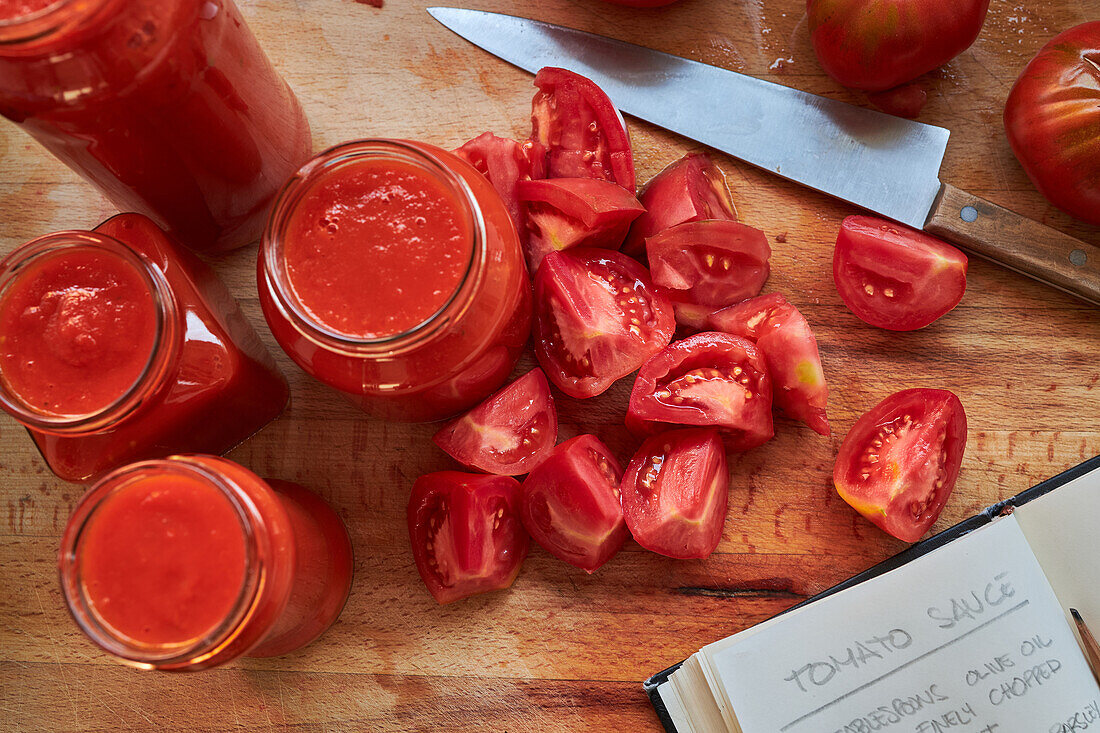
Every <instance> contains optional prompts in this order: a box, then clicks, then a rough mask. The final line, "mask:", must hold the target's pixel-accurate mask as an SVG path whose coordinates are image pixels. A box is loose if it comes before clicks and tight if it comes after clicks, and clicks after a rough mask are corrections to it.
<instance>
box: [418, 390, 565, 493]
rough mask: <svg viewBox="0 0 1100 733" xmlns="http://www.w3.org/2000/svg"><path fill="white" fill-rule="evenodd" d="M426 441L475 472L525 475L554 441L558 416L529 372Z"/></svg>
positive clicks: (556, 434)
mask: <svg viewBox="0 0 1100 733" xmlns="http://www.w3.org/2000/svg"><path fill="white" fill-rule="evenodd" d="M432 440H434V441H435V444H436V445H438V446H439V447H440V448H442V449H443V451H444V452H446V453H447V455H449V456H451V457H452V458H454V459H455V460H456V461H458V462H459V463H462V464H465V465H466V466H469V467H470V468H474V469H477V470H478V471H485V472H486V473H495V474H500V475H502V476H518V475H520V474H524V473H527V472H528V471H530V470H531V469H532V468H533V467H534V466H535V465H536V464H537V463H539V461H541V460H542V459H543V458H545V457H546V455H547V454H548V453H549V452H550V450H551V449H552V448H553V447H554V443H556V442H557V440H558V411H557V410H556V409H554V398H553V397H551V396H550V385H549V384H547V383H546V376H545V375H544V374H543V373H542V370H541V369H532V370H531V371H529V372H527V373H526V374H524V375H523V376H522V377H520V378H519V379H517V380H516V381H514V382H512V383H511V384H509V385H508V386H506V387H504V388H503V389H501V390H500V391H499V392H497V393H496V394H494V395H492V396H491V397H489V398H488V399H486V400H485V401H484V402H482V403H481V404H480V405H478V406H477V407H475V408H474V409H472V410H470V411H469V412H467V413H466V414H465V415H463V416H462V417H458V418H455V419H454V420H452V421H450V422H449V423H447V424H446V425H444V426H443V428H442V429H441V430H440V431H439V432H438V433H436V434H435V436H434V437H433V438H432Z"/></svg>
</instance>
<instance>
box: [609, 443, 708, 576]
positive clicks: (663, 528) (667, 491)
mask: <svg viewBox="0 0 1100 733" xmlns="http://www.w3.org/2000/svg"><path fill="white" fill-rule="evenodd" d="M622 495H623V516H624V517H625V518H626V526H627V527H628V528H629V529H630V533H631V534H632V535H634V539H635V540H637V541H638V544H639V545H641V546H642V547H644V548H646V549H647V550H651V551H653V552H657V553H660V554H661V555H667V556H668V557H677V558H684V559H687V558H703V557H706V556H707V555H709V554H710V553H712V552H714V548H715V547H717V546H718V541H719V540H721V539H722V525H723V524H724V523H725V521H726V503H727V500H728V498H729V470H728V469H727V467H726V451H725V449H724V448H723V447H722V439H721V438H720V437H719V436H718V431H717V430H713V429H710V428H690V429H687V430H670V431H668V432H664V433H660V434H658V435H654V436H652V437H650V438H649V439H647V440H646V441H645V443H643V444H642V447H641V448H639V449H638V452H637V453H635V454H634V458H633V460H631V461H630V465H629V466H627V469H626V473H624V474H623V481H622Z"/></svg>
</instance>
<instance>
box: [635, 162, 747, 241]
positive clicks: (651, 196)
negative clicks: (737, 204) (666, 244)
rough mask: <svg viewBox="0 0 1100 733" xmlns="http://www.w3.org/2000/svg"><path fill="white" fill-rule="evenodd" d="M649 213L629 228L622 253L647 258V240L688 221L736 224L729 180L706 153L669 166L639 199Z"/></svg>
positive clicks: (655, 177) (651, 181) (656, 177)
mask: <svg viewBox="0 0 1100 733" xmlns="http://www.w3.org/2000/svg"><path fill="white" fill-rule="evenodd" d="M638 200H639V201H641V202H642V205H643V206H645V209H646V213H644V214H642V215H641V216H639V217H638V219H637V220H636V221H635V222H634V224H633V225H632V226H631V227H630V233H629V234H627V237H626V242H625V243H624V244H623V251H624V252H626V253H627V254H628V255H630V256H631V257H636V258H638V259H641V258H644V257H645V256H646V246H645V243H646V240H647V239H649V238H650V237H652V236H653V235H654V234H658V233H659V232H662V231H664V230H665V229H668V228H669V227H672V226H676V225H677V224H683V223H684V222H688V221H701V220H703V219H722V220H726V221H737V210H736V209H735V208H734V206H733V200H732V198H731V197H730V190H729V186H728V185H726V176H725V174H723V173H722V169H721V168H719V167H718V166H716V165H715V164H714V162H713V161H711V159H710V156H708V155H707V154H706V153H689V154H688V155H685V156H684V157H683V158H680V159H679V160H677V161H675V162H673V163H671V164H670V165H668V166H666V167H665V169H664V170H662V171H661V172H660V173H658V174H657V175H655V176H653V178H651V179H650V180H649V183H647V184H646V187H645V190H643V191H642V193H641V194H640V195H639V196H638Z"/></svg>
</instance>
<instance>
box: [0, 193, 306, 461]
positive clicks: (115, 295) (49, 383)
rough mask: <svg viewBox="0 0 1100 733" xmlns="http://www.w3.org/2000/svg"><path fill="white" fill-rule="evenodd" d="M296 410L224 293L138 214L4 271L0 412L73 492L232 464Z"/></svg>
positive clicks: (15, 258)
mask: <svg viewBox="0 0 1100 733" xmlns="http://www.w3.org/2000/svg"><path fill="white" fill-rule="evenodd" d="M288 399H289V389H288V387H287V384H286V380H285V379H284V378H283V376H282V374H280V373H279V371H278V369H277V368H276V366H275V362H274V360H273V359H272V358H271V355H270V354H269V353H268V352H267V350H266V349H265V348H264V347H263V345H262V344H261V343H260V340H259V337H258V336H257V335H256V333H255V331H254V330H253V329H252V327H251V326H250V325H249V324H248V322H247V321H246V320H245V318H244V316H243V315H242V314H241V312H240V309H239V308H238V307H237V303H236V301H235V300H233V298H232V297H231V296H230V295H229V292H228V291H227V290H226V288H225V286H224V285H223V284H222V283H221V281H220V280H218V279H217V277H216V276H215V275H214V273H213V272H212V271H211V270H210V269H209V268H208V267H207V266H206V265H204V264H203V263H201V262H200V261H199V260H198V259H197V258H195V257H194V255H192V254H191V253H189V252H187V251H186V250H184V249H182V248H181V247H179V246H178V245H175V244H174V243H173V242H172V241H171V240H170V239H169V238H168V237H166V236H165V234H164V233H163V232H162V231H161V230H160V229H158V228H157V226H156V225H155V224H154V223H153V222H151V221H150V220H149V219H146V218H145V217H143V216H141V215H138V214H121V215H119V216H116V217H114V218H112V219H109V220H108V221H106V222H104V223H103V224H101V225H100V226H98V227H96V229H95V230H93V231H66V232H56V233H53V234H49V235H46V236H44V237H40V238H38V239H36V240H33V241H31V242H28V243H27V244H25V245H23V246H22V247H19V248H18V249H16V250H15V251H14V252H12V253H11V254H10V255H8V256H7V257H6V258H5V259H4V260H2V261H0V407H2V408H3V409H4V410H5V411H6V412H8V413H9V414H10V415H12V416H13V417H14V418H15V419H16V420H18V421H19V422H21V423H22V424H23V425H24V426H25V427H26V428H27V430H28V432H29V433H30V435H31V437H32V438H33V440H34V442H35V444H36V445H37V446H38V449H39V450H40V451H41V453H42V456H43V457H44V458H45V460H46V463H47V464H48V465H49V467H50V469H51V470H53V472H54V473H55V474H57V475H58V476H59V477H61V478H63V479H65V480H68V481H90V480H94V479H95V478H97V477H98V476H101V475H102V474H104V473H106V472H107V471H110V470H111V469H113V468H116V467H118V466H120V465H123V464H126V463H131V462H133V461H136V460H142V459H147V458H162V457H164V456H168V455H171V454H173V453H179V452H191V451H198V452H205V453H224V452H226V451H228V450H229V449H231V448H233V447H234V446H235V445H237V444H238V443H240V442H241V441H243V440H244V439H245V438H247V437H249V436H250V435H252V434H253V433H254V432H256V431H257V430H259V429H260V428H261V427H263V426H264V425H266V424H267V423H268V422H270V421H271V420H273V419H274V418H275V417H277V416H278V415H279V413H280V412H282V410H283V408H284V407H285V406H286V403H287V400H288Z"/></svg>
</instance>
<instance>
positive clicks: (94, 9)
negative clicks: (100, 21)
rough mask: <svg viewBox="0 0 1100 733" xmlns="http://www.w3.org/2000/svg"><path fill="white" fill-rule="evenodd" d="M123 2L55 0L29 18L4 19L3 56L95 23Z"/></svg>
mask: <svg viewBox="0 0 1100 733" xmlns="http://www.w3.org/2000/svg"><path fill="white" fill-rule="evenodd" d="M118 1H119V0H54V2H53V3H51V4H49V5H47V6H46V7H44V8H41V9H39V10H36V11H34V12H32V13H28V14H27V15H18V16H15V17H14V18H6V19H0V53H3V51H5V50H7V51H19V50H22V49H23V48H24V47H26V46H34V45H35V44H36V42H38V41H47V40H49V38H50V37H51V36H53V35H55V34H57V33H61V32H63V31H65V30H68V29H73V28H78V27H80V26H82V25H85V24H88V23H89V22H94V20H95V18H96V16H97V15H98V14H99V13H100V12H101V11H103V10H104V9H106V8H109V6H111V5H113V4H115V3H117V2H118Z"/></svg>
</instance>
